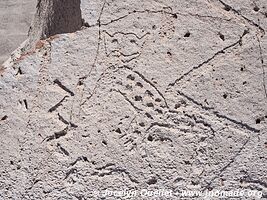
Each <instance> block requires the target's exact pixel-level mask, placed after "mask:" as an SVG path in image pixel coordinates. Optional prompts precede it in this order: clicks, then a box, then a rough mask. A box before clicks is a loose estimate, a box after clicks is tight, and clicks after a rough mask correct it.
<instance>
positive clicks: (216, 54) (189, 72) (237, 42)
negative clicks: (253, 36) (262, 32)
mask: <svg viewBox="0 0 267 200" xmlns="http://www.w3.org/2000/svg"><path fill="white" fill-rule="evenodd" d="M247 33H248V31H247V30H245V31H244V33H243V35H242V36H241V37H240V39H239V40H238V41H236V42H235V43H233V44H231V45H229V46H227V47H224V48H223V49H222V50H220V51H217V52H216V53H215V54H214V55H213V56H212V57H210V58H208V59H207V60H205V61H204V62H202V63H200V64H199V65H197V66H195V67H193V68H192V69H190V70H189V71H188V72H186V73H184V74H183V75H182V76H180V78H178V79H176V80H175V81H174V82H173V83H170V84H169V86H174V85H175V84H177V83H178V82H179V81H181V80H182V79H184V78H185V77H186V76H188V75H189V74H191V73H192V72H193V71H195V70H196V69H199V68H201V67H202V66H203V65H205V64H208V63H209V62H210V61H212V60H213V59H215V58H216V57H217V56H218V55H220V54H223V53H225V51H226V50H228V49H230V48H232V47H235V46H236V45H238V44H241V43H242V39H243V37H244V36H245V35H246V34H247Z"/></svg>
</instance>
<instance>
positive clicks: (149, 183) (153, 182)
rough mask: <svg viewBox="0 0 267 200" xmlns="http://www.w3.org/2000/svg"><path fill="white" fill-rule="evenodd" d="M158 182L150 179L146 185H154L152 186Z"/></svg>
mask: <svg viewBox="0 0 267 200" xmlns="http://www.w3.org/2000/svg"><path fill="white" fill-rule="evenodd" d="M157 182H158V181H157V179H156V178H151V179H149V180H148V181H147V184H148V185H154V184H156V183H157Z"/></svg>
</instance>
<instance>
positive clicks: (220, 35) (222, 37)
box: [219, 33, 225, 41]
mask: <svg viewBox="0 0 267 200" xmlns="http://www.w3.org/2000/svg"><path fill="white" fill-rule="evenodd" d="M219 37H220V38H221V40H222V41H224V40H225V37H224V35H223V34H221V33H219Z"/></svg>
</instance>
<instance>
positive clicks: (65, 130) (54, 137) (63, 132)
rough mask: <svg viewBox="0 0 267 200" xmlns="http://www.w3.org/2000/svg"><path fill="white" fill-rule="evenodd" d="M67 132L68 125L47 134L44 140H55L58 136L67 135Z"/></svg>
mask: <svg viewBox="0 0 267 200" xmlns="http://www.w3.org/2000/svg"><path fill="white" fill-rule="evenodd" d="M67 133H68V127H66V128H65V129H63V130H62V131H59V132H55V133H54V134H53V135H51V136H48V137H47V138H45V139H44V140H46V141H47V142H48V141H51V140H55V139H58V138H61V137H63V136H65V135H67Z"/></svg>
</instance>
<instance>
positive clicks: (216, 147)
mask: <svg viewBox="0 0 267 200" xmlns="http://www.w3.org/2000/svg"><path fill="white" fill-rule="evenodd" d="M257 6H258V8H260V9H259V10H258V11H255V5H254V4H253V3H250V1H227V2H226V1H225V2H224V1H215V0H214V1H213V0H212V1H204V0H199V1H187V0H179V1H172V0H165V1H160V0H157V1H155V0H153V1H152V0H147V1H131V0H125V1H100V0H99V1H98V0H94V1H89V0H88V1H87V0H84V1H82V2H81V10H82V17H83V19H84V21H85V22H86V23H88V24H87V27H82V28H81V30H79V31H76V32H74V33H67V34H59V35H56V36H54V37H52V38H48V39H46V40H43V41H41V43H40V45H38V48H37V49H35V51H33V52H28V53H25V52H24V53H21V49H22V48H23V45H22V46H21V47H20V48H19V49H17V51H16V52H14V54H13V55H12V56H11V58H10V59H9V60H8V61H7V62H5V64H4V69H3V70H2V72H1V78H0V119H1V120H0V134H1V138H2V139H1V140H0V142H1V144H0V149H1V156H0V171H1V173H0V186H1V187H0V197H1V198H3V199H101V198H100V196H97V195H94V194H95V193H94V191H95V192H99V191H105V190H106V189H108V190H123V189H127V190H138V191H141V190H142V189H149V190H156V189H166V190H171V191H173V192H180V191H182V190H198V191H216V190H225V191H228V190H237V189H239V190H245V189H247V190H255V191H257V192H262V194H263V196H262V199H266V198H267V181H266V173H267V162H266V153H267V152H266V150H267V146H266V145H267V144H266V142H267V137H266V130H267V123H266V120H267V95H266V84H267V77H266V73H265V72H266V70H267V69H266V60H267V51H266V46H267V36H266V34H265V29H266V24H267V22H266V16H265V15H264V13H266V7H265V4H264V1H257ZM256 10H257V9H256ZM102 199H125V198H122V197H114V196H112V197H105V198H104V197H103V198H102ZM129 199H182V198H181V197H180V196H173V197H170V198H168V197H164V196H161V197H141V196H137V197H136V196H135V197H132V198H129ZM184 199H192V198H191V197H185V198H184ZM196 199H203V198H200V197H198V198H196ZM211 199H216V198H211ZM228 199H233V198H228ZM238 199H255V198H254V197H239V198H238Z"/></svg>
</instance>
